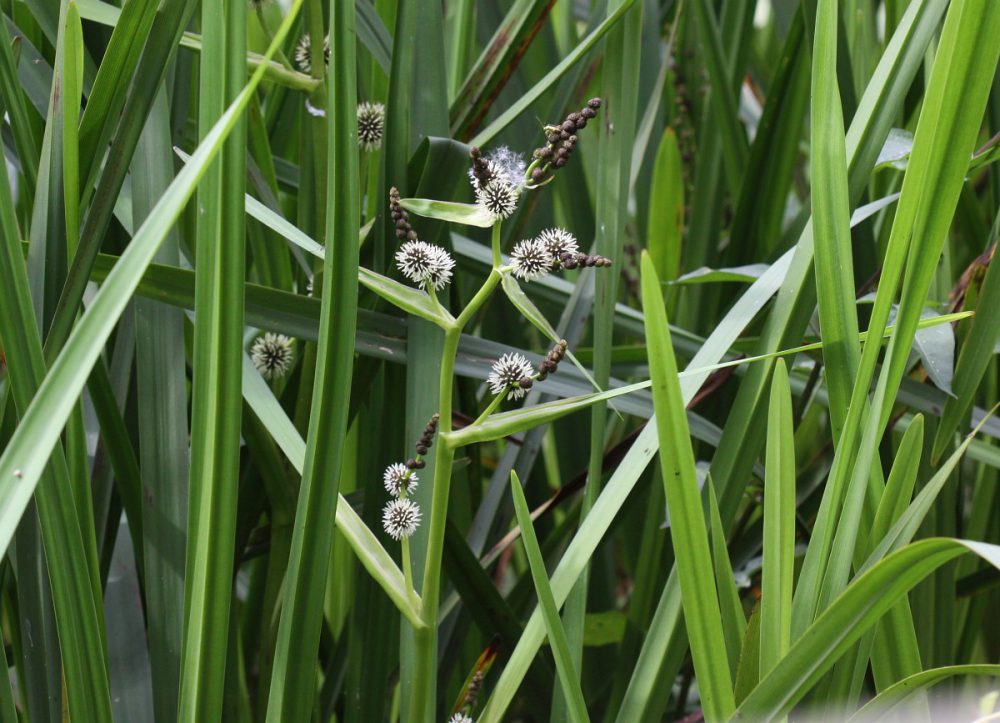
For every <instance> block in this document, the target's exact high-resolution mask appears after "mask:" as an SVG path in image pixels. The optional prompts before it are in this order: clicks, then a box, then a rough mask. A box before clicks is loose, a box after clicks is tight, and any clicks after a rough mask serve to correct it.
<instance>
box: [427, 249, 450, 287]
mask: <svg viewBox="0 0 1000 723" xmlns="http://www.w3.org/2000/svg"><path fill="white" fill-rule="evenodd" d="M431 249H432V250H433V253H434V261H433V264H432V265H431V270H430V272H429V273H428V274H427V279H426V280H425V281H424V284H423V286H424V288H425V289H426V288H427V287H428V286H433V287H434V290H435V291H440V290H441V289H443V288H444V287H445V286H447V285H448V284H450V283H451V273H452V270H453V269H454V268H455V259H453V258H452V257H451V254H449V253H448V252H447V251H445V250H444V249H443V248H441V247H440V246H433V245H432V246H431Z"/></svg>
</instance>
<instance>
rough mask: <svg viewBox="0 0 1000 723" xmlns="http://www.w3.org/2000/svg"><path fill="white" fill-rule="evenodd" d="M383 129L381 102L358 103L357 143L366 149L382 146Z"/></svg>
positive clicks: (383, 120)
mask: <svg viewBox="0 0 1000 723" xmlns="http://www.w3.org/2000/svg"><path fill="white" fill-rule="evenodd" d="M384 131H385V106H384V105H382V104H381V103H359V104H358V145H359V146H361V147H362V148H363V149H364V150H366V151H375V150H378V149H379V148H381V147H382V135H383V133H384Z"/></svg>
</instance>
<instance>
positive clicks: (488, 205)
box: [476, 178, 520, 219]
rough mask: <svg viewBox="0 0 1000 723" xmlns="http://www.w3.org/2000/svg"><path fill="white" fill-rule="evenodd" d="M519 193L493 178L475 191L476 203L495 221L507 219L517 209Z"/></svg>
mask: <svg viewBox="0 0 1000 723" xmlns="http://www.w3.org/2000/svg"><path fill="white" fill-rule="evenodd" d="M519 195H520V194H519V192H518V190H517V187H516V186H511V185H510V184H509V183H506V182H504V181H502V180H500V179H499V178H494V179H493V180H491V181H490V182H489V183H487V184H486V185H485V186H483V187H482V188H480V189H478V190H477V191H476V203H478V204H479V205H480V206H481V207H482V208H484V209H486V210H487V211H488V212H489V213H490V215H492V216H493V217H494V218H496V219H504V218H509V217H510V216H511V214H513V213H514V210H515V209H516V208H517V197H518V196H519Z"/></svg>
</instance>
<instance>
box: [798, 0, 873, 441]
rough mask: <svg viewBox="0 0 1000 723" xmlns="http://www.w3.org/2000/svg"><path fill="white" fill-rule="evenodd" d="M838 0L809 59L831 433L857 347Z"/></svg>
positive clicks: (823, 12)
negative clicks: (839, 74)
mask: <svg viewBox="0 0 1000 723" xmlns="http://www.w3.org/2000/svg"><path fill="white" fill-rule="evenodd" d="M837 17H838V14H837V0H820V2H819V6H818V8H817V10H816V33H815V37H814V48H813V62H812V111H811V114H810V117H811V119H812V121H811V133H810V140H811V143H810V146H811V148H812V158H811V159H810V163H809V168H810V186H811V200H812V210H813V244H814V253H815V265H816V291H817V294H816V296H817V300H818V305H819V322H820V329H821V331H822V335H823V362H824V366H825V368H826V383H827V388H828V389H829V394H830V404H829V409H830V417H831V420H832V425H833V438H834V440H835V442H836V440H838V439H839V437H840V430H841V428H842V426H843V424H844V419H845V418H846V416H847V405H848V402H849V400H850V397H851V388H852V386H853V382H854V374H855V371H856V370H857V367H858V357H859V356H860V354H861V346H860V345H859V344H858V341H857V339H858V315H857V304H856V303H855V301H854V299H855V296H856V294H855V292H854V264H853V263H852V258H851V255H852V251H853V250H852V247H851V228H850V218H851V210H850V205H849V201H848V194H847V154H846V150H845V145H844V115H843V109H842V108H841V104H840V91H839V89H838V85H837Z"/></svg>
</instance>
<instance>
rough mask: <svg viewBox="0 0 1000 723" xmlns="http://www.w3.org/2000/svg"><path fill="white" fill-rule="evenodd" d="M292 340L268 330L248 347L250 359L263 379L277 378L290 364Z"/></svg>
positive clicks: (282, 374)
mask: <svg viewBox="0 0 1000 723" xmlns="http://www.w3.org/2000/svg"><path fill="white" fill-rule="evenodd" d="M292 356H293V354H292V340H291V339H289V338H288V337H287V336H285V335H284V334H273V333H271V332H268V333H266V334H264V336H261V337H258V338H257V340H256V341H255V342H254V343H253V346H252V347H250V361H252V362H253V365H254V367H255V368H256V369H257V371H259V372H260V375H261V376H262V377H264V378H265V379H279V378H280V377H283V376H284V375H285V372H287V371H288V368H289V367H290V366H291V365H292Z"/></svg>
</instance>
